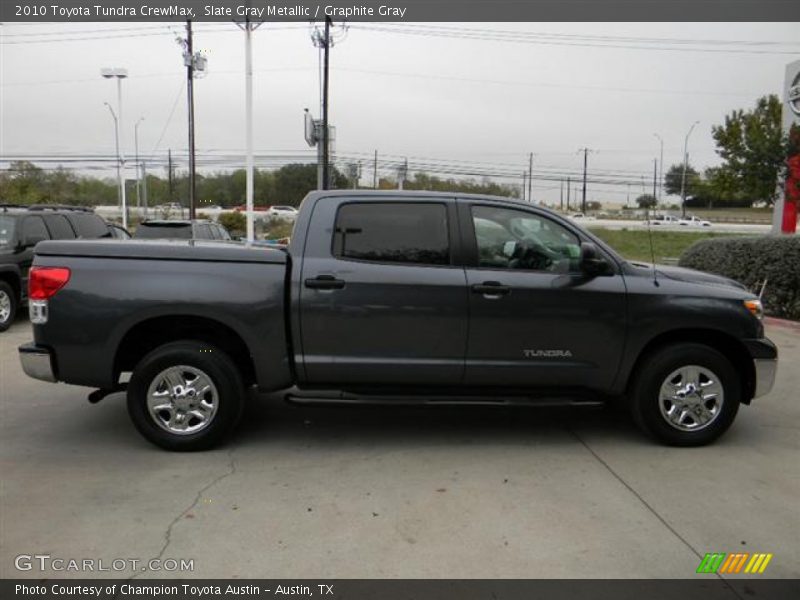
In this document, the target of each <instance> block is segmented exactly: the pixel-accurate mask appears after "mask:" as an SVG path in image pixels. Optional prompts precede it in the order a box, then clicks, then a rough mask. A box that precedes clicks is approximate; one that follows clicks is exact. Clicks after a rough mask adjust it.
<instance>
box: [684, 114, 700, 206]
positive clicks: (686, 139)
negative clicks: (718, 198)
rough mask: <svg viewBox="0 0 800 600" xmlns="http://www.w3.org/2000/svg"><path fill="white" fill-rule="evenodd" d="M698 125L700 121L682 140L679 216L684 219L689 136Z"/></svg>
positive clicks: (693, 125)
mask: <svg viewBox="0 0 800 600" xmlns="http://www.w3.org/2000/svg"><path fill="white" fill-rule="evenodd" d="M699 124H700V121H695V122H694V123H692V126H691V127H690V128H689V131H688V133H687V134H686V138H685V139H684V140H683V175H682V176H681V216H682V217H684V218H685V217H686V167H687V165H688V163H689V136H690V135H692V130H693V129H694V128H695V127H696V126H697V125H699Z"/></svg>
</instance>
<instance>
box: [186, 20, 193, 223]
mask: <svg viewBox="0 0 800 600" xmlns="http://www.w3.org/2000/svg"><path fill="white" fill-rule="evenodd" d="M186 52H187V54H188V55H189V57H188V58H189V59H188V60H187V61H185V62H186V86H187V87H186V90H187V96H188V97H187V101H188V105H189V106H188V108H189V218H190V219H194V218H195V212H194V209H195V206H194V204H195V198H194V193H195V181H194V167H195V165H194V51H193V49H192V20H191V19H187V20H186Z"/></svg>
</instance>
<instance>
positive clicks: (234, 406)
mask: <svg viewBox="0 0 800 600" xmlns="http://www.w3.org/2000/svg"><path fill="white" fill-rule="evenodd" d="M244 397H245V391H244V385H243V384H242V378H241V375H240V374H239V370H238V369H237V368H236V365H235V364H234V363H233V361H231V359H230V358H229V357H228V356H227V355H226V354H224V353H223V352H221V351H220V350H218V349H217V348H215V347H213V346H211V345H209V344H205V343H203V342H196V341H188V340H187V341H179V342H171V343H169V344H165V345H163V346H160V347H158V348H156V349H155V350H153V351H152V352H150V353H149V354H147V355H146V356H145V357H144V358H143V359H142V360H141V361H140V362H139V364H137V365H136V368H135V369H134V371H133V375H132V376H131V380H130V383H129V385H128V413H129V414H130V416H131V419H132V420H133V424H134V425H135V426H136V429H138V430H139V433H141V434H142V435H143V436H144V437H145V438H147V439H148V440H149V441H151V442H152V443H154V444H156V445H157V446H160V447H162V448H165V449H166V450H175V451H192V450H205V449H208V448H211V447H212V446H214V445H216V444H218V443H220V442H221V441H222V440H224V439H225V438H226V437H227V436H228V435H230V433H231V432H232V431H233V429H234V428H235V427H236V424H237V423H238V422H239V419H240V418H241V415H242V409H243V407H244Z"/></svg>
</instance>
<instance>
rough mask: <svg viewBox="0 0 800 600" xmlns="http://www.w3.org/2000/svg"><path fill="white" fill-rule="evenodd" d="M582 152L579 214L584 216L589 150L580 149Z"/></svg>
mask: <svg viewBox="0 0 800 600" xmlns="http://www.w3.org/2000/svg"><path fill="white" fill-rule="evenodd" d="M581 150H583V198H582V200H581V212H582V213H583V214H584V215H585V214H586V167H587V165H588V161H589V149H588V148H581Z"/></svg>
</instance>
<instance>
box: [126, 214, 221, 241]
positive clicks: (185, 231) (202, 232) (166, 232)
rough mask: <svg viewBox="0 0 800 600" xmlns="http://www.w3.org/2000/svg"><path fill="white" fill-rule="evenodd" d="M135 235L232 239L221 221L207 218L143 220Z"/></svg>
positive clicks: (138, 236) (150, 237) (156, 237)
mask: <svg viewBox="0 0 800 600" xmlns="http://www.w3.org/2000/svg"><path fill="white" fill-rule="evenodd" d="M133 237H134V238H136V239H138V240H146V239H159V240H165V239H173V240H175V239H177V240H230V239H232V238H231V234H230V233H228V230H227V229H225V228H224V227H223V226H222V225H220V224H219V223H215V222H214V221H208V220H205V219H195V220H194V221H191V220H188V219H153V220H150V221H142V222H141V223H140V224H139V226H138V227H137V228H136V231H135V232H134V234H133Z"/></svg>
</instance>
